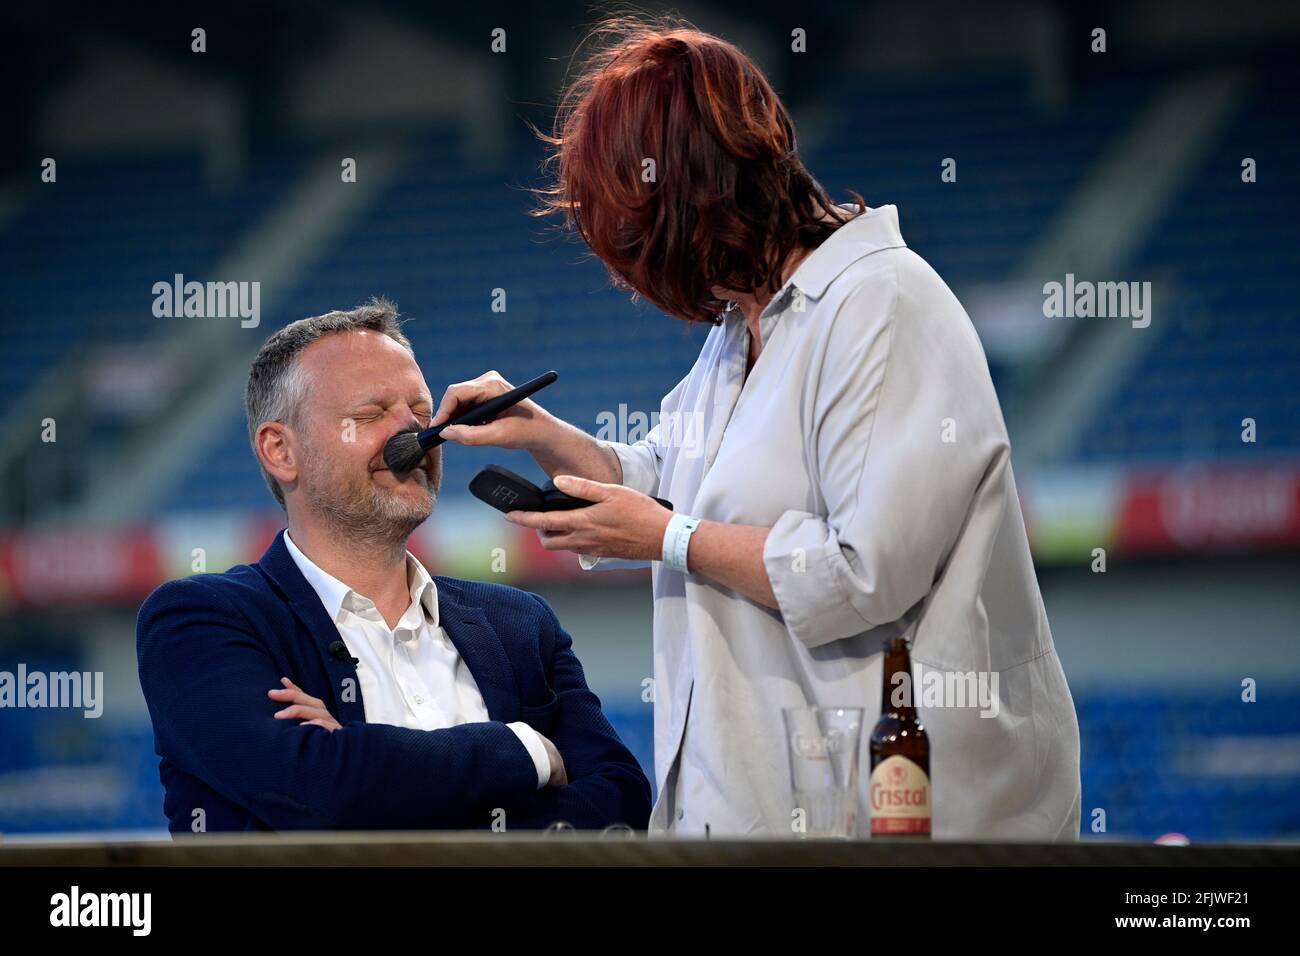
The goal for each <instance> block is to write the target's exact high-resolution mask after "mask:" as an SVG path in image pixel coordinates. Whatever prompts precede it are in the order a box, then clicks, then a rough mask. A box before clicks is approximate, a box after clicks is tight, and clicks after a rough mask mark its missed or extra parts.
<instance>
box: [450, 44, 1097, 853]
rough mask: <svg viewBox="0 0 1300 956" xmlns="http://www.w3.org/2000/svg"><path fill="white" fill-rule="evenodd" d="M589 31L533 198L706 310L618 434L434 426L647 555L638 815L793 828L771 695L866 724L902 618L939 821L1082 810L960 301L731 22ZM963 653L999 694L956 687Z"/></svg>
mask: <svg viewBox="0 0 1300 956" xmlns="http://www.w3.org/2000/svg"><path fill="white" fill-rule="evenodd" d="M594 40H595V43H596V50H595V52H594V53H593V54H592V55H591V56H590V57H589V58H588V60H587V61H586V64H585V66H584V68H583V69H582V71H581V73H580V74H579V75H578V77H577V79H576V80H575V81H574V82H573V83H572V85H571V86H570V87H569V88H568V90H567V91H566V94H565V96H564V98H563V100H562V102H561V105H560V109H559V113H558V117H557V121H556V128H555V131H554V134H553V135H551V136H548V137H547V139H548V142H549V143H550V144H551V147H552V153H551V156H550V160H549V161H550V164H551V168H552V171H553V174H554V179H553V182H552V184H551V186H550V187H549V188H547V189H545V190H543V192H542V208H541V209H540V210H539V211H540V212H542V213H546V212H557V213H560V214H561V215H563V216H564V217H565V220H566V222H567V223H568V224H569V225H571V226H572V228H573V229H574V230H576V232H577V233H578V235H580V236H581V237H582V239H583V240H584V241H585V242H586V243H587V245H588V246H589V247H590V248H591V250H592V251H593V252H594V253H595V254H596V255H597V256H599V257H600V259H601V260H602V261H603V262H604V263H605V265H606V266H607V267H608V269H609V272H610V275H611V277H612V278H613V280H614V281H615V283H617V284H618V285H620V286H622V287H626V288H628V289H630V290H632V291H633V292H634V293H635V294H638V295H641V296H644V297H645V298H647V299H649V300H650V301H651V302H653V303H654V304H656V305H657V306H658V307H659V308H660V309H662V310H663V311H664V312H665V313H667V314H668V315H669V316H671V317H673V318H674V319H677V320H681V321H686V322H701V323H706V324H708V325H710V326H711V330H710V332H709V335H708V337H707V339H706V341H705V343H704V346H703V348H702V350H701V352H700V355H699V358H698V359H697V361H696V362H695V365H694V367H693V368H691V369H690V371H689V372H687V374H686V375H685V377H684V378H682V380H681V381H680V382H679V383H678V384H677V386H676V387H675V388H674V389H673V390H672V391H671V392H670V393H669V394H668V395H667V396H666V397H665V398H664V400H663V404H662V406H661V410H660V421H659V424H658V425H657V426H656V427H655V428H654V429H653V430H652V431H651V432H650V434H649V435H648V436H647V437H646V438H645V439H644V440H642V441H639V442H636V443H635V444H623V443H618V442H604V441H598V440H596V439H595V438H593V437H592V436H590V435H588V434H587V433H586V432H584V431H582V430H580V429H578V428H576V427H574V426H572V425H569V424H567V423H565V422H563V421H560V420H559V419H557V418H555V417H554V416H552V415H550V414H549V413H547V412H546V411H545V410H544V409H542V408H541V407H540V406H539V405H537V404H536V403H535V402H531V401H528V402H523V403H521V404H520V405H518V406H516V407H515V408H514V409H512V410H511V411H510V412H509V413H508V414H506V415H503V416H502V417H501V418H499V419H497V420H496V421H494V422H492V423H491V424H488V425H481V426H475V427H469V428H466V427H459V428H455V429H449V430H447V431H445V432H444V433H443V435H444V437H446V438H448V439H449V440H452V441H458V442H461V443H464V444H467V445H484V444H487V445H497V446H502V447H508V448H524V449H527V450H528V451H529V452H530V453H531V454H532V455H533V457H534V458H535V459H536V460H537V462H538V463H539V464H540V465H541V466H542V468H543V469H544V470H545V471H546V472H547V473H548V474H549V475H551V476H553V477H554V478H555V482H556V485H557V486H558V487H559V488H560V489H561V490H563V491H565V492H568V493H569V494H572V495H575V496H577V497H581V498H586V499H589V500H592V501H594V502H595V504H593V505H592V506H590V507H587V508H583V509H580V510H575V511H570V512H555V513H525V512H512V513H511V514H510V515H509V516H508V517H509V518H510V520H512V521H514V522H516V523H517V524H520V525H525V526H527V527H531V528H536V529H538V530H539V532H540V534H541V538H542V543H543V544H544V546H545V547H546V548H548V549H552V550H554V549H565V550H570V551H574V552H577V553H578V554H579V556H580V558H581V560H582V562H583V565H584V567H588V568H590V567H592V566H594V565H595V563H596V562H597V561H599V560H601V559H610V558H617V559H631V560H650V561H652V562H654V563H653V575H652V581H653V592H654V602H655V603H654V678H655V685H654V687H655V695H654V717H655V777H656V781H657V783H658V788H659V798H658V802H657V803H656V806H655V810H654V813H653V816H652V819H651V829H652V831H655V832H672V833H682V834H705V833H712V834H716V835H724V834H725V835H742V834H763V835H782V834H787V835H788V834H790V833H792V831H795V832H797V830H798V829H799V826H798V822H799V819H800V816H799V812H798V809H799V808H796V807H795V806H794V805H793V802H792V799H791V791H790V776H789V771H788V769H787V767H788V763H787V760H788V757H787V753H786V743H785V729H784V726H783V721H782V709H783V708H787V707H800V706H832V707H836V706H852V707H862V708H864V720H863V724H864V727H865V728H866V729H867V730H869V729H870V728H871V727H872V725H873V724H874V723H875V721H876V718H877V716H878V714H879V709H878V707H879V704H880V702H881V686H882V675H881V670H882V653H881V645H882V641H883V640H884V639H886V638H888V637H892V636H898V635H902V636H905V637H907V638H908V639H909V641H910V644H911V648H912V657H913V660H914V661H915V663H916V665H917V668H918V671H928V672H931V673H942V675H944V677H946V678H947V680H946V683H944V684H941V687H940V690H941V693H939V694H937V695H933V696H931V695H926V696H921V695H919V694H918V696H917V699H916V701H915V703H916V704H917V706H918V710H919V712H920V715H921V717H922V720H923V723H924V724H925V726H926V728H927V730H928V732H929V736H930V746H931V750H930V773H931V779H932V786H933V789H932V793H933V806H932V814H933V832H934V834H935V835H936V836H941V837H949V838H958V837H960V838H979V837H997V838H1032V839H1041V840H1056V839H1075V838H1077V836H1078V831H1079V816H1080V789H1079V740H1078V724H1077V722H1076V718H1075V713H1074V705H1073V701H1072V700H1071V697H1070V692H1069V688H1068V686H1067V685H1066V681H1065V676H1064V673H1063V672H1062V670H1061V665H1060V663H1059V661H1058V659H1057V656H1056V652H1055V648H1054V646H1053V642H1052V636H1051V631H1050V629H1049V627H1048V623H1047V617H1046V614H1045V613H1044V610H1043V604H1042V600H1041V597H1040V595H1039V590H1038V584H1037V580H1036V578H1035V575H1034V568H1033V564H1032V562H1031V559H1030V553H1029V546H1028V541H1027V538H1026V534H1025V527H1024V521H1023V519H1022V517H1021V513H1020V506H1019V501H1018V498H1017V494H1016V487H1015V481H1014V478H1013V476H1012V471H1011V463H1010V451H1009V443H1008V439H1007V433H1006V428H1005V425H1004V423H1003V420H1002V414H1001V410H1000V408H999V406H998V400H997V396H996V394H995V392H994V390H993V385H992V382H991V380H990V378H989V374H988V368H987V363H986V361H985V358H984V354H983V351H982V349H981V346H980V343H979V340H978V338H977V337H976V334H975V330H974V328H973V327H972V325H971V323H970V320H969V319H968V318H967V316H966V313H965V312H964V310H963V309H962V307H961V305H960V303H958V301H957V300H956V298H955V297H954V296H953V295H952V293H951V292H950V291H949V290H948V288H947V286H946V285H945V284H944V283H943V281H942V280H941V279H940V278H939V276H938V275H936V274H935V272H934V271H933V270H932V269H931V268H930V267H929V266H928V265H927V264H926V263H925V262H924V261H923V260H922V259H921V258H920V257H919V256H917V255H916V254H915V253H913V252H912V251H911V250H909V249H908V248H907V245H906V244H905V243H904V241H903V238H902V235H901V233H900V231H899V224H898V214H897V210H896V209H895V208H894V207H893V206H888V205H886V206H880V207H877V208H874V209H870V208H867V206H866V203H865V202H864V201H863V200H862V198H861V197H860V196H857V195H856V194H855V195H854V196H853V198H854V200H855V202H854V203H852V204H850V205H837V204H835V203H834V202H832V201H831V199H830V197H829V196H828V195H827V194H826V192H825V191H824V190H823V189H822V188H821V186H820V185H818V183H817V182H816V180H814V179H813V177H812V176H811V175H810V174H809V172H808V170H807V169H806V168H805V167H804V165H803V163H802V161H801V160H800V158H799V155H798V153H797V152H796V149H795V134H794V127H793V124H792V123H791V120H790V116H789V114H788V113H787V112H786V109H785V107H784V105H783V104H782V103H781V100H780V99H779V98H778V96H777V95H776V92H775V91H774V90H773V89H772V87H771V85H770V84H769V83H768V81H767V80H766V79H765V78H764V76H763V74H762V73H761V72H760V71H759V70H758V68H757V67H756V66H755V65H754V64H753V62H752V61H751V60H750V59H749V58H748V57H747V56H745V54H744V53H742V52H741V51H740V50H738V49H737V48H736V47H735V46H733V45H732V44H730V43H727V42H726V41H724V40H721V39H719V38H717V37H714V36H710V35H708V34H705V33H701V32H699V31H697V30H695V29H693V28H691V27H690V26H689V25H686V24H682V23H680V22H662V21H656V22H641V21H636V20H632V21H629V20H617V21H611V22H607V23H606V24H604V25H603V26H602V27H600V28H598V29H597V31H596V33H595V36H594ZM509 388H510V384H509V383H508V382H505V381H504V380H503V379H502V378H501V377H500V376H499V375H497V374H496V373H495V372H489V373H487V374H486V375H484V376H481V377H480V378H478V379H475V380H474V381H472V382H465V383H460V384H457V385H453V386H451V387H450V388H449V389H448V391H447V394H446V395H445V396H444V397H443V400H442V403H441V405H440V407H439V409H438V413H437V415H435V417H434V423H435V424H436V423H438V422H441V421H444V420H446V419H447V418H448V417H450V416H451V415H452V414H454V413H455V412H456V411H457V409H458V408H460V407H461V406H463V405H469V404H473V403H477V402H481V401H483V400H485V399H486V398H489V397H491V396H493V395H497V394H500V393H501V392H503V391H505V390H507V389H509ZM652 496H657V497H661V498H666V499H668V500H670V501H671V502H673V504H674V506H675V508H676V509H677V510H676V513H670V512H669V511H668V510H667V509H666V508H663V507H662V506H660V505H659V504H657V503H656V502H655V501H654V497H652ZM954 675H955V676H956V677H957V678H961V679H964V680H967V681H969V680H971V679H974V680H975V681H976V685H970V686H980V687H984V688H988V687H990V686H991V688H992V693H991V694H985V695H982V696H981V695H976V696H977V698H978V699H968V700H963V701H960V702H959V701H956V700H955V699H953V695H952V694H951V693H943V692H942V688H943V687H944V686H946V687H948V688H952V687H954V686H957V684H956V683H955V682H954V681H953V679H952V678H953V677H954ZM923 685H926V682H925V681H922V680H921V678H920V676H919V675H918V677H917V684H916V686H917V687H918V688H920V687H922V686H923ZM866 739H867V734H866V733H865V732H864V733H863V760H862V768H863V772H864V774H865V771H866V769H867V767H868V766H869V764H868V763H867V760H866ZM858 791H859V792H858V798H859V799H858V827H859V829H862V830H865V826H866V820H867V819H868V816H869V813H870V806H869V802H868V801H867V799H866V791H867V787H866V786H865V785H860V786H859V787H858Z"/></svg>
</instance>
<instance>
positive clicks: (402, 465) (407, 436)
mask: <svg viewBox="0 0 1300 956" xmlns="http://www.w3.org/2000/svg"><path fill="white" fill-rule="evenodd" d="M559 377H560V376H559V373H557V372H554V371H551V372H546V373H544V374H542V375H539V376H537V378H535V379H533V380H532V381H531V382H524V384H522V385H520V386H519V387H518V388H512V389H511V390H510V391H508V392H506V393H505V394H503V395H498V396H497V397H496V398H489V399H488V400H487V401H486V402H482V403H480V404H478V405H475V406H474V407H473V408H471V409H470V410H469V411H467V412H462V413H461V414H459V415H457V416H456V417H455V418H452V419H450V420H449V421H445V422H443V423H442V424H441V425H435V426H434V427H433V428H427V429H425V430H424V431H422V432H400V433H399V434H396V435H394V436H393V437H392V438H390V439H389V440H388V444H387V445H385V446H384V464H386V465H387V466H388V468H389V470H391V471H392V472H394V473H395V474H400V473H401V472H405V471H410V470H411V469H412V468H414V467H415V466H416V465H418V464H419V463H420V459H421V458H423V457H424V456H425V453H426V452H428V450H429V449H430V448H436V447H437V446H439V445H441V444H442V443H443V441H444V439H443V437H442V430H443V429H444V428H450V427H451V426H452V425H482V424H483V423H484V422H487V421H490V420H491V419H493V418H496V416H498V415H500V414H501V413H502V412H504V411H505V410H506V409H507V408H509V407H510V406H511V405H515V404H518V403H519V402H522V401H523V400H524V399H525V398H527V397H528V396H529V395H532V394H533V393H534V392H536V391H538V390H539V389H543V388H545V387H546V386H547V385H550V384H551V383H552V382H554V381H555V380H556V379H557V378H559Z"/></svg>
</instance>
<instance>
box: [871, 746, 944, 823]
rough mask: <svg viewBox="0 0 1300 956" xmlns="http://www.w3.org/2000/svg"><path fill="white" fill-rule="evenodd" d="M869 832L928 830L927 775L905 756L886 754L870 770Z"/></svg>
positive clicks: (928, 786)
mask: <svg viewBox="0 0 1300 956" xmlns="http://www.w3.org/2000/svg"><path fill="white" fill-rule="evenodd" d="M870 797H871V832H872V833H873V834H877V833H878V834H880V835H881V836H889V835H891V834H918V833H929V832H930V778H929V777H927V776H926V774H925V771H924V770H922V769H921V768H920V767H919V766H917V765H916V764H915V763H913V762H912V761H910V760H908V759H907V758H906V757H900V756H897V755H895V756H892V757H886V758H885V759H884V760H882V761H880V763H878V764H876V769H875V770H873V771H871V792H870Z"/></svg>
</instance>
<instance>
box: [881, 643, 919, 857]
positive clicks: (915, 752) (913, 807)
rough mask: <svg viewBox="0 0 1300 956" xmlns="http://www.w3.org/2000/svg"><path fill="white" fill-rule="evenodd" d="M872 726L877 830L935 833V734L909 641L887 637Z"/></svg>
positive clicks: (887, 833) (891, 833) (897, 833)
mask: <svg viewBox="0 0 1300 956" xmlns="http://www.w3.org/2000/svg"><path fill="white" fill-rule="evenodd" d="M884 650H885V663H884V667H883V669H882V671H881V684H882V690H881V694H880V719H879V720H878V721H876V726H875V728H874V729H873V730H872V731H871V784H870V793H869V797H870V806H871V835H872V836H900V837H901V836H915V837H929V836H930V738H929V737H928V736H926V733H925V728H924V727H923V726H921V721H920V720H919V719H918V718H917V716H916V706H915V702H914V699H913V690H912V661H911V658H910V656H909V655H908V652H907V641H906V640H904V639H903V638H901V637H891V638H886V639H885V643H884Z"/></svg>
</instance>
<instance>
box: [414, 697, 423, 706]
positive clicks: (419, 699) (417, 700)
mask: <svg viewBox="0 0 1300 956" xmlns="http://www.w3.org/2000/svg"><path fill="white" fill-rule="evenodd" d="M415 702H416V703H417V704H423V703H424V698H423V697H416V698H415Z"/></svg>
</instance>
